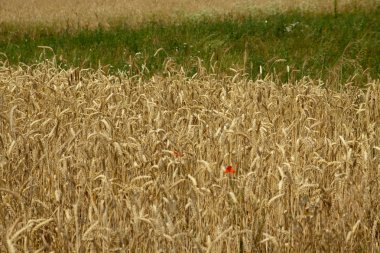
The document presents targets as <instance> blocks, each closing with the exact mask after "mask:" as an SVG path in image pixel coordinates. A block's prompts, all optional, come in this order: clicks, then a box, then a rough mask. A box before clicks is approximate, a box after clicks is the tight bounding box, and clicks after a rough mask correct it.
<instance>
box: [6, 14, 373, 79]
mask: <svg viewBox="0 0 380 253" xmlns="http://www.w3.org/2000/svg"><path fill="white" fill-rule="evenodd" d="M379 24H380V10H379V9H376V10H372V11H369V12H368V11H367V12H364V11H356V12H350V13H339V14H337V16H335V15H334V14H312V13H301V12H292V13H283V14H275V15H263V14H260V15H256V16H254V15H251V16H236V15H226V16H223V17H207V16H203V17H197V18H192V19H186V20H183V21H180V22H178V23H171V24H167V23H166V24H164V23H162V22H157V21H152V22H150V23H146V24H144V25H143V26H141V27H138V28H136V27H134V28H131V27H129V26H128V25H126V24H123V23H122V22H120V23H119V25H117V26H113V27H111V28H110V29H102V28H99V29H97V30H88V29H82V30H80V31H77V32H70V31H61V32H57V31H54V30H52V29H51V28H44V27H40V28H33V29H30V31H28V32H19V31H18V29H17V27H10V26H8V27H7V26H5V25H2V27H0V28H1V32H0V52H3V53H4V54H5V55H6V57H7V59H8V61H9V62H10V63H11V64H16V63H18V62H23V63H27V64H31V63H36V62H38V61H40V60H41V59H43V58H49V57H52V56H53V55H55V56H56V59H57V62H58V64H60V65H61V66H62V67H70V66H79V67H92V68H97V67H98V64H99V63H100V64H101V65H102V66H104V65H109V69H110V71H116V70H124V71H129V72H130V73H131V74H139V73H140V74H141V73H143V74H146V75H151V74H154V73H162V72H165V68H168V64H166V63H167V62H168V59H170V60H171V63H172V64H171V66H172V69H171V70H172V71H173V68H175V69H177V70H178V69H179V66H182V67H183V69H184V70H185V71H186V74H187V75H192V74H194V73H196V72H199V69H200V67H202V68H204V69H205V70H206V71H208V72H209V73H210V72H214V73H215V74H229V75H231V74H233V71H231V70H230V68H233V69H235V70H237V71H240V72H241V73H243V72H245V73H247V74H249V75H250V76H251V77H252V78H256V77H257V76H258V75H259V69H260V66H262V68H263V75H266V74H275V75H276V76H277V77H279V78H281V79H282V80H283V81H287V80H288V79H289V78H292V79H299V78H301V77H302V76H305V75H308V76H310V77H312V78H321V79H324V80H332V79H334V80H336V79H339V81H342V82H346V81H349V79H348V78H350V77H352V76H354V75H357V76H366V77H368V76H371V77H372V78H379V73H380V25H379ZM38 46H48V47H51V48H52V49H53V51H54V52H51V51H50V50H47V49H41V48H39V47H38ZM159 48H162V50H160V51H158V52H157V50H158V49H159ZM281 59H283V60H281ZM173 65H174V66H176V67H173ZM143 66H144V67H143ZM287 66H289V69H290V73H288V72H287Z"/></svg>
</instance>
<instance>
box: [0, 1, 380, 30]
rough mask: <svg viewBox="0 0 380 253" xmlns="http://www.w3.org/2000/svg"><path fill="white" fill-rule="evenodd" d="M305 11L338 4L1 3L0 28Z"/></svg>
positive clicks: (352, 4) (344, 5)
mask: <svg viewBox="0 0 380 253" xmlns="http://www.w3.org/2000/svg"><path fill="white" fill-rule="evenodd" d="M379 3H380V1H379V0H366V1H359V0H337V4H338V9H339V10H345V9H350V8H356V7H358V8H365V9H371V8H374V7H375V6H378V5H379ZM294 9H301V10H303V11H311V12H333V11H334V0H328V1H326V0H314V1H312V0H235V1H227V0H207V1H204V0H202V1H201V0H181V1H178V0H165V1H163V0H143V1H142V0H82V1H78V0H66V1H61V0H33V1H24V0H0V24H2V23H3V24H12V25H18V26H19V28H20V29H21V28H22V26H26V27H30V26H41V25H43V26H52V27H54V28H55V29H63V28H67V27H70V28H73V27H76V28H83V27H84V28H90V29H91V28H97V27H99V26H101V27H107V26H109V25H112V23H113V22H120V20H123V22H127V23H129V24H131V25H133V24H140V23H141V22H145V21H146V20H149V19H152V18H153V19H157V18H158V19H160V20H178V19H181V18H183V16H185V17H186V16H192V15H203V14H223V13H230V12H235V13H236V12H243V13H244V12H252V11H260V12H273V11H281V12H282V11H287V10H294Z"/></svg>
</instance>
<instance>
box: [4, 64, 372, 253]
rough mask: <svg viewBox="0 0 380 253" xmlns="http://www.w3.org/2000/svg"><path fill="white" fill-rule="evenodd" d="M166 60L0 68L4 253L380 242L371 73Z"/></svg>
mask: <svg viewBox="0 0 380 253" xmlns="http://www.w3.org/2000/svg"><path fill="white" fill-rule="evenodd" d="M168 65H169V63H168ZM167 69H168V70H167V71H168V72H167V76H168V77H160V76H154V77H153V78H151V79H149V80H145V79H144V77H143V76H141V75H136V76H131V77H128V76H127V75H126V74H125V73H121V72H119V73H118V74H115V75H106V74H105V73H104V72H103V71H102V70H101V69H99V70H97V71H95V70H86V69H69V70H63V69H60V68H57V66H56V64H53V63H49V62H47V63H41V64H38V65H35V66H23V65H20V66H18V67H9V66H7V65H2V66H1V67H0V131H1V134H0V198H1V201H0V231H2V235H3V236H2V237H1V238H2V239H1V240H2V241H1V242H0V251H1V252H6V251H8V252H18V251H29V252H33V251H39V252H45V251H46V252H51V251H55V252H379V250H380V245H379V243H380V236H379V235H380V223H379V221H380V220H379V213H380V210H379V207H380V203H379V198H378V192H379V190H380V189H379V183H380V181H379V180H378V179H379V171H380V170H379V168H380V167H379V166H380V163H379V159H378V153H379V152H380V139H379V136H380V132H379V129H380V128H379V124H380V122H379V119H380V105H379V103H378V102H377V101H378V100H379V99H380V83H379V82H378V81H373V82H371V83H368V84H367V85H366V89H364V90H363V89H357V88H355V87H351V86H347V87H344V88H343V89H342V90H341V91H333V90H330V89H327V88H323V87H321V86H320V85H321V84H320V83H319V81H317V80H312V79H309V78H304V79H303V80H302V81H299V82H297V83H290V84H286V85H279V84H276V83H274V82H273V80H272V79H270V78H267V79H260V80H257V81H255V82H253V81H247V80H246V79H245V78H244V77H241V76H239V75H238V74H236V75H235V76H231V77H225V79H224V80H220V79H215V78H213V77H212V76H207V75H202V73H201V71H200V72H198V73H197V74H198V76H197V77H194V78H186V77H185V76H184V75H181V73H172V72H170V68H169V67H168V68H167ZM337 86H338V85H337ZM228 165H231V166H232V168H233V170H235V173H225V172H226V171H227V172H228V170H225V169H226V167H227V166H228ZM230 171H231V170H230Z"/></svg>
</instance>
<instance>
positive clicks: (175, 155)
mask: <svg viewBox="0 0 380 253" xmlns="http://www.w3.org/2000/svg"><path fill="white" fill-rule="evenodd" d="M172 152H173V156H174V157H177V158H178V157H182V156H183V154H182V153H180V152H178V151H176V150H173V151H172Z"/></svg>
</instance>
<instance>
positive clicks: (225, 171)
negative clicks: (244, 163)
mask: <svg viewBox="0 0 380 253" xmlns="http://www.w3.org/2000/svg"><path fill="white" fill-rule="evenodd" d="M235 172H236V171H235V170H234V169H233V168H232V166H231V165H228V166H227V168H226V169H225V170H224V173H231V174H232V173H235Z"/></svg>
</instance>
